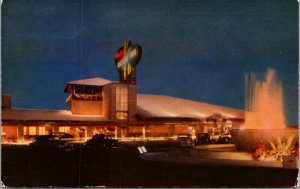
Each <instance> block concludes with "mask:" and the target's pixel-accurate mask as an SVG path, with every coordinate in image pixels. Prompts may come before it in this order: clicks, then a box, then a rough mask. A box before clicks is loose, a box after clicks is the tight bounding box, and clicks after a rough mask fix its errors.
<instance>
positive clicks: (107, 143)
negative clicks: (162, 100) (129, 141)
mask: <svg viewBox="0 0 300 189" xmlns="http://www.w3.org/2000/svg"><path fill="white" fill-rule="evenodd" d="M118 147H119V143H118V140H115V139H112V138H111V136H110V135H109V134H97V135H94V136H93V137H92V138H91V139H89V140H88V141H86V143H85V144H84V148H85V149H86V150H88V149H115V148H118Z"/></svg>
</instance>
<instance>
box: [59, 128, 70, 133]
mask: <svg viewBox="0 0 300 189" xmlns="http://www.w3.org/2000/svg"><path fill="white" fill-rule="evenodd" d="M69 131H70V127H59V128H58V132H61V133H68V132H69Z"/></svg>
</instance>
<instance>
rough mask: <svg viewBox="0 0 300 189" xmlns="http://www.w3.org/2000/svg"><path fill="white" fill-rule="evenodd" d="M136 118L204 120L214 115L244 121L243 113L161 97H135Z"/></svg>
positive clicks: (200, 103)
mask: <svg viewBox="0 0 300 189" xmlns="http://www.w3.org/2000/svg"><path fill="white" fill-rule="evenodd" d="M137 106H138V116H139V117H142V118H159V117H162V118H172V117H174V118H175V117H177V118H179V117H184V118H196V119H205V118H209V117H211V116H213V115H215V114H220V115H221V116H222V117H224V118H229V119H244V111H242V110H238V109H233V108H228V107H223V106H217V105H212V104H207V103H203V102H196V101H192V100H185V99H180V98H174V97H170V96H161V95H147V94H138V95H137Z"/></svg>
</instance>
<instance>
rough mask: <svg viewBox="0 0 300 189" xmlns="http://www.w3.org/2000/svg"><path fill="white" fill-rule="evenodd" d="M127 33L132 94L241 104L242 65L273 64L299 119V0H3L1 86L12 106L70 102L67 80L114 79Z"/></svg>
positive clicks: (292, 115)
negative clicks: (134, 58) (137, 58)
mask: <svg viewBox="0 0 300 189" xmlns="http://www.w3.org/2000/svg"><path fill="white" fill-rule="evenodd" d="M125 39H130V40H132V42H133V43H138V44H140V45H141V47H142V49H143V55H142V58H141V62H140V63H139V65H138V70H137V85H138V92H139V93H146V94H160V95H168V96H173V97H179V98H185V99H190V100H196V101H202V102H207V103H211V104H217V105H222V106H228V107H233V108H239V109H244V102H245V100H244V95H245V94H244V91H245V89H244V87H245V86H244V76H245V74H247V73H255V74H256V75H257V76H258V77H259V78H263V76H264V75H265V73H266V71H267V68H273V69H275V70H276V71H277V74H278V78H279V80H281V81H282V85H283V90H284V101H285V112H286V116H287V123H288V124H298V3H297V1H296V0H292V1H286V0H284V1H275V0H272V1H261V0H259V1H253V0H251V1H248V2H247V1H212V0H209V1H201V0H195V1H192V0H185V1H176V0H172V1H170V0H164V1H161V0H146V1H128V0H126V1H125V0H124V1H116V0H108V1H92V0H84V1H81V0H42V1H37V0H26V1H25V0H4V2H3V4H2V93H5V94H10V95H11V96H12V105H13V106H14V107H17V108H30V109H67V105H66V102H65V99H66V97H67V95H66V94H65V93H64V92H63V91H64V87H65V85H66V83H67V82H69V81H73V80H78V79H84V78H91V77H103V78H106V79H110V80H115V81H116V80H118V72H117V70H116V68H115V66H114V61H113V54H114V52H115V51H116V50H117V49H118V48H119V47H120V46H121V45H122V44H123V42H124V40H125Z"/></svg>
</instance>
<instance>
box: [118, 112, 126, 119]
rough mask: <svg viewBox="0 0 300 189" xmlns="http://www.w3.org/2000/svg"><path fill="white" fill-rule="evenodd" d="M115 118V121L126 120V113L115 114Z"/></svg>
mask: <svg viewBox="0 0 300 189" xmlns="http://www.w3.org/2000/svg"><path fill="white" fill-rule="evenodd" d="M116 117H117V119H127V117H128V113H127V112H117V114H116Z"/></svg>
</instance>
